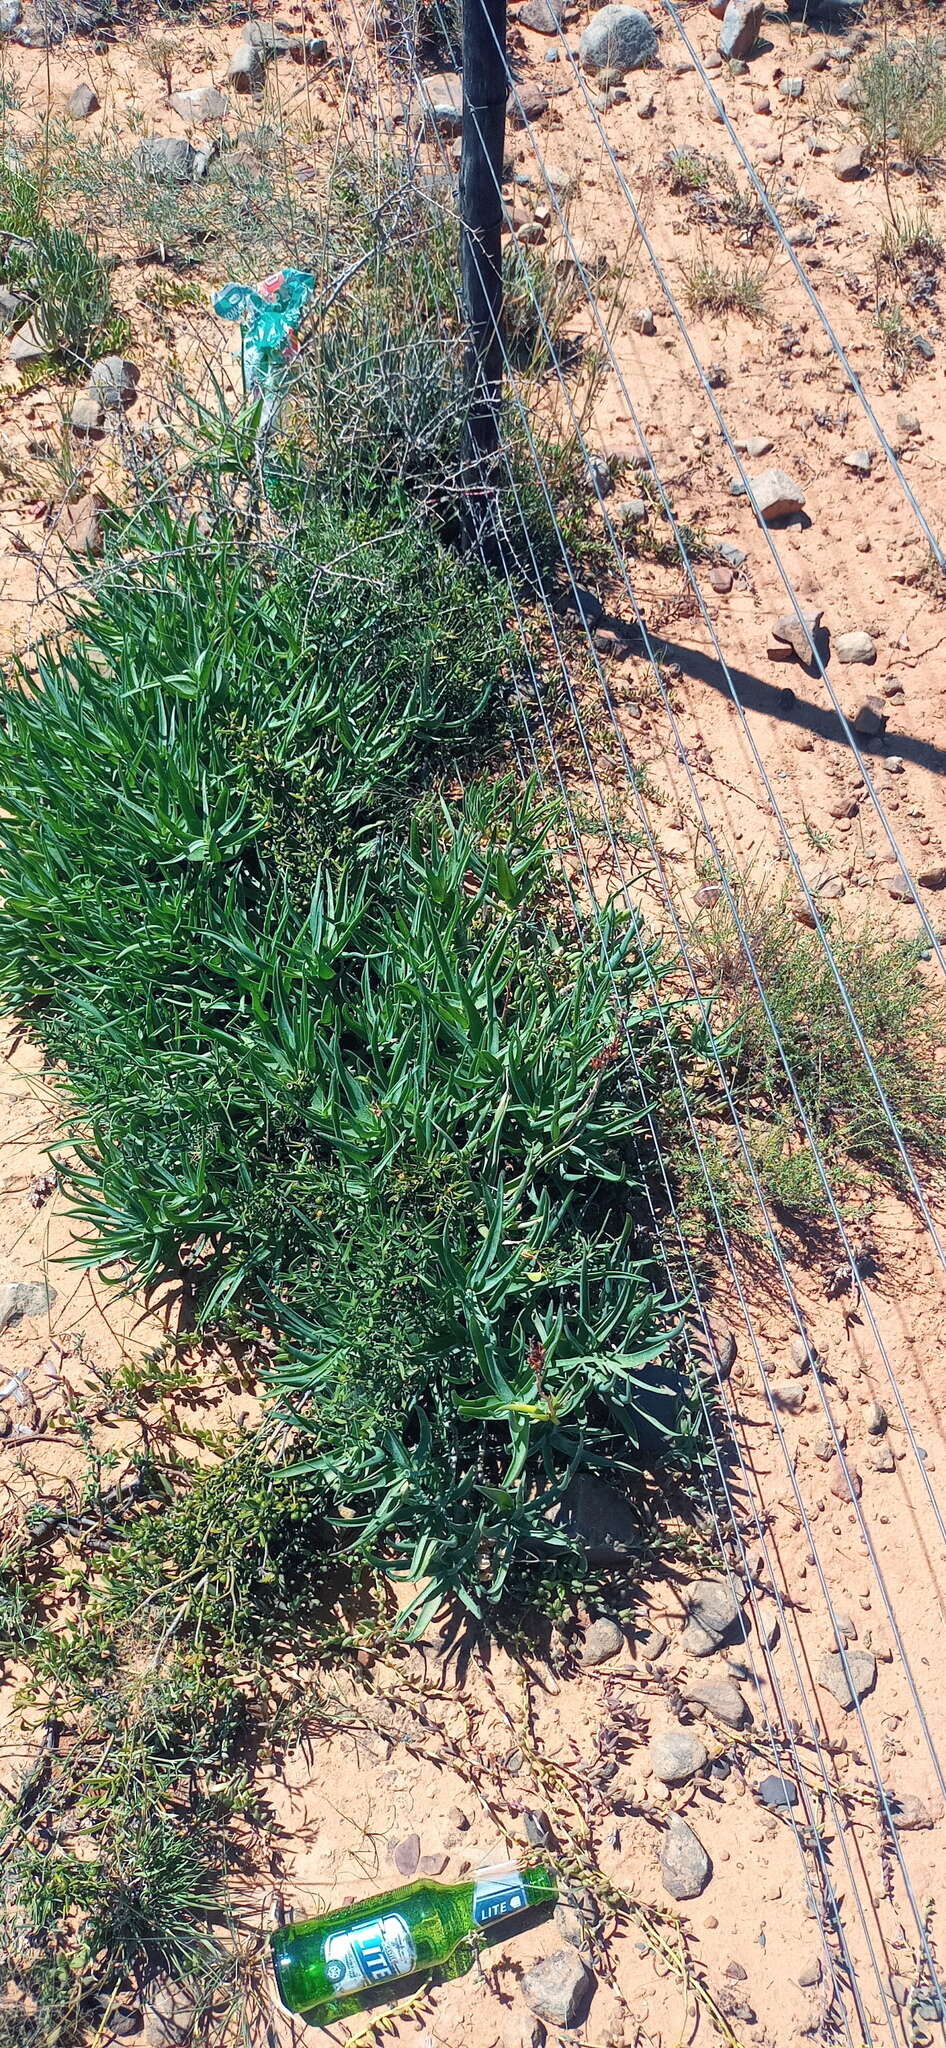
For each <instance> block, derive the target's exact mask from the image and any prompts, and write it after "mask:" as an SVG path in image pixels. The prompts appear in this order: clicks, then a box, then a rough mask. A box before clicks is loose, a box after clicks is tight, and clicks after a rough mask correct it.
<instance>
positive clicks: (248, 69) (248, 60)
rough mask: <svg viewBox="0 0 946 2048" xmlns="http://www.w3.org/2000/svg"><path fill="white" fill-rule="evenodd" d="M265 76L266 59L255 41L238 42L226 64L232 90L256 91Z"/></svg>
mask: <svg viewBox="0 0 946 2048" xmlns="http://www.w3.org/2000/svg"><path fill="white" fill-rule="evenodd" d="M265 76H266V60H265V58H264V56H263V52H262V50H260V49H258V47H257V45H256V44H255V43H250V42H244V43H240V45H239V47H238V48H237V49H235V50H234V52H233V55H232V57H231V59H230V62H229V64H228V66H227V79H228V82H229V84H230V85H232V87H233V90H234V92H258V91H259V90H260V88H261V86H262V84H263V80H264V78H265Z"/></svg>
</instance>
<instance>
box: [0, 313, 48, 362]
mask: <svg viewBox="0 0 946 2048" xmlns="http://www.w3.org/2000/svg"><path fill="white" fill-rule="evenodd" d="M50 353H51V351H50V347H49V343H48V341H46V339H45V338H44V336H43V334H42V333H41V332H40V329H39V327H38V326H37V324H36V321H35V320H27V322H26V324H25V326H23V327H21V328H20V331H19V333H18V334H15V335H14V336H13V340H12V341H11V343H10V346H9V349H8V351H7V354H8V355H9V358H10V361H11V363H13V364H14V365H15V367H16V368H17V369H18V370H28V369H29V368H30V367H31V365H32V364H33V363H44V362H45V361H46V358H47V356H48V355H49V354H50Z"/></svg>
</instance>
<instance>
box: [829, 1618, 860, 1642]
mask: <svg viewBox="0 0 946 2048" xmlns="http://www.w3.org/2000/svg"><path fill="white" fill-rule="evenodd" d="M831 1619H832V1621H833V1623H834V1632H835V1635H836V1636H839V1637H840V1639H841V1641H842V1643H845V1644H847V1643H856V1641H857V1628H856V1626H855V1623H854V1619H853V1616H852V1615H850V1614H839V1613H838V1612H837V1611H836V1610H832V1614H831Z"/></svg>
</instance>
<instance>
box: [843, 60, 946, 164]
mask: <svg viewBox="0 0 946 2048" xmlns="http://www.w3.org/2000/svg"><path fill="white" fill-rule="evenodd" d="M854 108H855V112H856V115H857V119H858V121H859V122H860V126H861V129H862V131H863V134H864V138H865V141H866V142H867V143H868V145H869V147H870V148H871V149H873V150H876V151H877V152H878V154H879V155H882V156H888V155H891V154H893V153H896V154H897V155H898V156H901V157H903V158H905V159H906V161H907V162H908V163H911V164H926V165H930V164H933V163H935V162H936V160H937V159H938V158H939V157H940V155H941V153H942V149H943V145H944V143H946V65H944V62H943V55H942V49H941V46H940V44H939V43H938V42H937V40H936V39H935V38H934V37H933V36H925V37H919V38H918V39H917V40H916V41H915V42H891V43H889V44H885V45H884V46H882V47H881V48H880V49H877V50H872V51H871V53H870V55H869V56H866V57H864V58H863V60H862V62H861V64H860V65H859V66H858V69H857V71H856V73H855V100H854Z"/></svg>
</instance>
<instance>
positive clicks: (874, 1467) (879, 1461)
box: [867, 1444, 897, 1472]
mask: <svg viewBox="0 0 946 2048" xmlns="http://www.w3.org/2000/svg"><path fill="white" fill-rule="evenodd" d="M867 1463H868V1465H869V1466H870V1469H871V1471H872V1472H895V1471H896V1469H897V1461H896V1458H895V1457H894V1454H893V1452H892V1450H891V1448H890V1445H889V1444H878V1446H877V1449H876V1451H872V1452H871V1453H870V1454H869V1456H868V1459H867Z"/></svg>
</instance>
